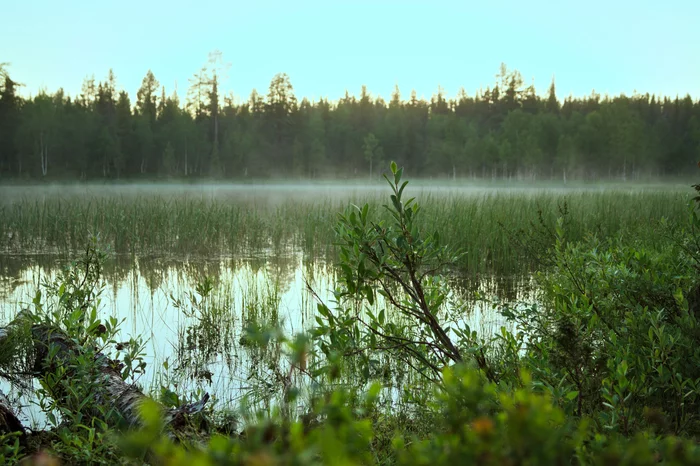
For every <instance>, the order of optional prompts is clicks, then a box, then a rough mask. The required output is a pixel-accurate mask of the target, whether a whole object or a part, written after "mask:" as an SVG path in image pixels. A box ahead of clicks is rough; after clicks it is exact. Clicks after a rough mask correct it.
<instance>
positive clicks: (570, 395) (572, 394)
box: [566, 390, 578, 401]
mask: <svg viewBox="0 0 700 466" xmlns="http://www.w3.org/2000/svg"><path fill="white" fill-rule="evenodd" d="M577 396H578V391H576V390H574V391H571V392H569V393H567V394H566V399H567V400H569V401H571V400H573V399H575V398H576V397H577Z"/></svg>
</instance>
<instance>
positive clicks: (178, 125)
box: [0, 56, 700, 180]
mask: <svg viewBox="0 0 700 466" xmlns="http://www.w3.org/2000/svg"><path fill="white" fill-rule="evenodd" d="M219 62H220V56H214V57H213V58H212V59H210V61H209V63H208V64H207V66H205V67H204V68H202V70H201V71H200V72H198V73H197V74H196V75H195V76H194V77H193V78H192V79H191V80H190V87H189V89H188V92H187V99H186V101H185V102H180V100H179V98H178V96H177V94H176V93H172V94H168V93H167V92H166V89H165V87H163V86H161V85H160V84H159V82H158V80H157V79H156V77H155V76H154V74H153V73H152V72H151V71H148V73H147V74H146V76H145V77H144V78H143V82H142V84H141V87H140V89H139V90H138V92H137V94H136V101H135V102H132V99H131V96H129V94H128V93H127V92H125V91H123V90H119V89H118V85H117V80H116V77H115V74H114V72H113V71H111V70H110V71H109V74H108V75H107V77H106V79H105V80H104V81H100V82H96V81H95V79H94V78H88V79H86V80H85V81H84V82H83V86H82V90H81V93H80V95H79V96H76V97H70V96H68V95H66V94H65V92H64V91H63V90H58V91H57V92H55V93H53V94H50V93H48V92H45V91H40V92H39V93H38V94H36V95H35V96H33V97H30V98H23V97H22V96H20V94H19V92H18V89H19V87H20V86H21V84H19V83H18V82H17V81H15V80H14V79H13V78H12V77H11V76H10V72H9V67H8V66H7V65H6V64H5V65H4V66H2V65H0V177H1V178H4V179H7V178H20V179H82V180H85V179H102V178H104V179H137V178H144V179H155V178H178V179H186V178H193V179H195V178H203V177H212V178H221V179H223V178H245V177H251V178H264V177H272V176H294V177H304V178H317V177H326V176H334V177H340V178H360V177H368V176H369V177H376V174H377V172H378V171H380V170H378V169H377V167H381V164H382V163H383V162H385V161H386V160H388V159H391V160H395V161H396V162H397V163H399V164H400V165H403V166H405V167H406V170H407V172H410V173H412V174H413V175H414V176H442V177H455V178H456V177H477V178H508V179H512V178H518V179H541V178H550V179H552V178H554V179H564V180H566V179H567V177H569V178H604V177H609V178H618V179H632V178H636V177H640V176H678V175H683V174H685V173H688V172H689V171H690V169H692V168H693V167H694V166H695V164H696V162H697V159H698V158H699V157H700V101H693V99H692V98H691V97H690V96H689V95H687V96H685V97H682V98H681V97H675V98H672V97H667V96H656V95H649V94H635V95H633V96H625V95H619V96H614V97H609V96H605V97H601V96H600V95H599V94H596V93H592V94H591V95H590V96H586V97H576V98H574V97H568V98H566V99H565V100H564V101H563V102H561V101H560V100H558V99H557V95H556V89H555V83H554V81H552V83H551V85H550V87H549V90H548V92H547V93H546V94H545V95H539V94H538V93H537V92H536V90H535V87H534V85H525V83H524V80H523V78H522V76H521V74H520V73H519V72H518V71H512V70H508V69H507V67H506V66H505V65H502V66H501V69H500V71H499V73H498V74H497V76H496V82H495V83H494V84H492V85H491V86H489V87H487V88H486V89H481V90H479V91H478V92H477V93H476V94H475V95H473V96H472V95H468V94H467V93H466V92H465V91H464V90H460V91H459V93H458V94H457V95H456V96H455V97H454V98H448V97H447V96H446V95H445V93H444V91H443V90H442V89H441V88H438V90H437V92H436V93H435V94H434V95H433V96H432V98H431V99H430V100H429V101H427V100H425V99H422V98H420V99H419V98H418V97H417V96H416V93H415V91H414V92H412V93H411V94H410V97H409V98H408V99H405V98H404V97H403V95H402V94H401V92H400V90H399V88H398V87H396V88H395V90H394V92H393V93H392V95H391V98H390V100H389V101H388V102H387V101H385V100H384V99H382V98H381V97H374V96H372V95H371V94H370V92H369V91H368V90H367V88H366V87H365V86H363V87H362V90H361V92H360V95H359V97H356V96H353V95H350V94H349V93H348V92H346V93H345V96H344V97H343V98H341V99H339V100H338V101H337V102H331V101H329V100H328V99H320V100H318V101H313V102H311V101H309V100H308V99H306V98H303V99H301V101H299V100H298V99H297V97H296V96H295V95H294V89H293V87H292V84H291V81H290V78H289V76H287V75H286V74H284V73H281V74H278V75H276V76H274V78H273V79H272V81H271V83H270V85H269V88H268V92H267V94H266V95H262V94H259V93H258V92H257V91H255V90H253V92H252V93H251V95H250V97H249V99H248V100H247V101H246V102H242V103H241V102H236V101H235V100H234V98H233V96H232V95H231V94H228V95H224V94H223V93H222V91H221V89H220V84H221V75H222V71H221V66H220V65H219V64H218V63H219Z"/></svg>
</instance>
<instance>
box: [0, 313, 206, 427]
mask: <svg viewBox="0 0 700 466" xmlns="http://www.w3.org/2000/svg"><path fill="white" fill-rule="evenodd" d="M15 332H27V333H29V335H30V336H31V339H30V340H31V344H30V346H31V347H30V348H28V349H27V354H28V355H29V359H30V361H29V366H31V367H32V368H33V375H34V376H35V377H44V376H46V375H47V374H51V373H53V372H54V371H55V370H56V369H57V367H58V366H64V367H70V366H71V364H74V363H75V360H76V357H78V356H79V355H80V354H81V353H85V350H84V348H81V347H80V346H79V345H78V343H77V342H75V341H74V340H73V339H71V338H70V337H69V336H68V335H66V334H65V332H63V331H62V330H61V329H59V328H57V327H55V326H51V325H48V324H46V323H43V322H39V321H37V320H36V319H34V316H33V315H32V314H31V313H30V312H29V311H27V310H24V311H22V312H20V313H19V314H18V315H17V316H16V317H15V319H13V320H12V322H10V323H9V324H8V325H7V326H6V327H4V328H0V343H2V342H3V341H4V340H5V339H7V338H10V337H11V336H12V335H13V334H14V333H15ZM94 363H95V366H94V368H95V371H96V374H95V380H94V381H92V382H93V384H92V385H93V387H94V390H95V392H94V393H93V395H94V400H95V402H96V405H97V406H98V407H101V408H102V409H101V412H102V413H108V412H111V413H114V414H116V417H114V418H113V419H103V420H104V421H105V422H108V423H109V424H120V426H121V427H127V428H138V427H141V425H142V422H141V417H140V408H141V406H142V405H143V403H144V402H146V401H148V400H150V398H149V397H148V396H147V395H145V394H144V393H143V392H142V391H141V390H140V389H139V387H137V386H136V385H134V384H130V383H127V382H126V381H125V380H124V379H122V377H121V373H120V370H119V368H120V367H121V363H120V361H117V360H113V359H111V358H109V357H108V356H106V355H104V354H102V353H95V356H94ZM72 375H75V374H73V373H72V372H71V371H70V370H69V371H67V372H66V374H65V376H66V377H71V376H72ZM208 400H209V394H208V393H207V394H205V395H204V397H203V398H202V399H201V400H199V401H197V402H196V403H192V404H188V405H184V406H180V407H178V408H169V409H166V408H165V407H161V412H162V420H163V427H164V428H165V429H166V430H170V431H172V432H174V433H177V432H178V431H181V430H183V429H184V428H185V427H186V426H187V422H186V419H187V416H188V415H192V414H196V413H199V412H201V411H202V410H203V409H204V407H205V405H206V403H207V401H208ZM56 401H57V402H59V403H60V401H61V400H56ZM2 413H3V411H2V403H1V400H0V414H2ZM9 413H12V411H11V410H10V411H9ZM90 414H93V415H94V414H95V413H90ZM7 419H8V420H9V421H8V427H9V428H12V429H14V428H17V427H18V428H20V429H22V431H23V430H24V429H23V428H22V426H21V423H19V421H17V418H16V417H14V420H13V419H12V417H10V416H7ZM14 421H17V423H15V422H14ZM18 423H19V424H18ZM0 428H1V426H0Z"/></svg>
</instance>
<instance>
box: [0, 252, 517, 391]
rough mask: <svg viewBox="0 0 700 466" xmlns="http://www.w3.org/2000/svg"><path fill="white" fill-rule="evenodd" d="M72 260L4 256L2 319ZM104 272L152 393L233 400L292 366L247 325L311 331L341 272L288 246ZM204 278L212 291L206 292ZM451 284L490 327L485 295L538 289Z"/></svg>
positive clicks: (478, 324) (481, 327) (122, 265)
mask: <svg viewBox="0 0 700 466" xmlns="http://www.w3.org/2000/svg"><path fill="white" fill-rule="evenodd" d="M67 263H68V260H67V259H66V258H65V257H59V256H52V255H33V256H7V255H6V256H0V317H1V318H2V321H3V322H8V321H9V320H11V319H12V318H13V316H14V315H15V314H16V313H17V312H18V311H19V310H20V309H21V308H22V307H23V306H27V305H28V303H30V302H31V300H32V298H33V297H34V295H35V293H36V290H37V289H38V288H39V286H40V284H41V283H42V282H43V280H45V279H48V280H51V279H53V278H55V277H56V274H57V272H58V271H59V270H60V267H62V266H65V265H66V264H67ZM104 278H105V288H104V292H103V295H102V313H103V317H106V316H109V315H114V316H116V317H118V318H119V319H124V324H123V326H122V333H123V335H122V337H123V338H124V339H127V338H128V336H130V335H133V336H142V337H143V338H145V339H147V340H148V342H147V346H146V353H147V362H148V367H147V372H146V374H145V375H144V376H142V378H141V379H140V380H139V381H138V382H139V383H140V384H141V385H142V386H143V387H144V388H145V389H146V390H149V389H151V388H158V387H159V386H160V385H168V384H170V385H173V386H175V387H176V388H177V389H178V390H179V391H180V392H181V393H187V392H190V391H194V390H197V389H203V390H206V391H208V392H210V393H211V394H212V395H213V396H215V397H216V398H217V399H218V400H219V402H220V403H222V404H223V405H231V404H235V403H236V402H237V401H238V400H239V399H240V398H241V396H243V395H244V394H246V393H250V390H251V387H252V386H253V385H254V384H255V383H258V384H260V383H263V384H265V383H267V384H270V385H274V384H275V383H276V380H277V379H278V378H279V377H280V374H281V373H284V372H285V370H286V369H285V368H286V367H287V368H288V367H289V366H288V362H286V361H285V358H284V355H283V352H282V349H281V348H280V347H279V346H275V345H271V346H269V347H267V348H260V347H255V346H251V345H247V344H246V342H245V338H244V337H245V335H246V332H245V330H246V328H247V327H249V326H251V325H254V326H257V327H267V326H279V328H280V329H281V330H282V332H283V333H284V334H286V335H293V334H295V333H297V332H301V331H303V330H305V329H308V328H309V327H310V326H312V325H313V324H314V318H315V313H316V301H315V299H314V297H313V295H312V294H311V293H310V292H309V290H308V289H307V286H306V284H307V283H310V284H311V285H312V286H313V289H314V290H315V292H316V293H317V294H318V296H319V297H320V298H321V299H323V300H325V301H326V302H327V303H330V301H331V300H332V293H331V290H332V289H333V288H334V286H335V283H336V280H337V272H336V269H335V267H333V265H332V264H330V263H329V262H328V261H327V260H324V259H323V258H318V257H316V258H313V257H309V256H307V255H305V254H304V253H303V251H302V250H288V251H287V252H286V253H285V254H274V255H272V254H270V253H264V252H263V253H261V254H255V255H253V254H251V255H249V256H246V257H237V258H231V257H227V258H218V259H215V260H212V259H205V258H195V259H193V258H190V259H188V260H178V259H175V258H172V257H171V256H168V257H158V256H152V257H148V256H145V257H133V256H123V255H121V256H112V257H111V258H110V259H109V260H108V262H107V263H106V264H105V268H104ZM203 283H204V284H208V285H207V287H209V288H210V289H211V291H210V292H209V293H203V292H202V287H201V285H202V284H203ZM198 285H199V286H200V288H199V290H198ZM450 285H451V292H452V294H453V297H455V298H457V299H459V300H462V301H465V302H467V303H468V305H467V306H466V309H468V311H467V312H465V313H464V315H463V316H462V318H463V322H466V323H468V324H469V325H470V327H471V328H472V329H474V330H477V331H480V332H482V333H488V332H493V331H494V330H497V329H498V328H499V327H500V326H501V325H502V324H503V321H502V319H501V318H500V315H499V314H498V313H496V312H494V310H493V309H492V308H491V307H490V306H488V305H486V304H484V303H483V302H476V301H475V300H474V297H475V296H478V295H482V296H498V297H500V298H501V299H503V300H507V301H516V300H522V299H524V298H526V297H527V296H528V294H529V293H530V292H531V284H530V280H529V279H528V278H522V277H521V278H518V279H515V278H512V277H497V278H494V277H487V278H484V277H460V276H455V277H454V278H452V279H451V280H450ZM205 288H206V287H205ZM198 291H199V292H198ZM203 295H204V296H203ZM193 300H194V301H195V303H194V304H193V303H192V301H193ZM378 305H381V302H379V304H378ZM195 309H197V310H198V312H195ZM166 361H167V365H166V366H167V369H166V366H164V363H165V362H166ZM285 365H286V366H285ZM266 378H267V380H264V379H266ZM258 388H260V387H259V385H258ZM273 388H274V387H271V389H273Z"/></svg>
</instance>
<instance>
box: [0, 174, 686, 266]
mask: <svg viewBox="0 0 700 466" xmlns="http://www.w3.org/2000/svg"><path fill="white" fill-rule="evenodd" d="M6 189H8V188H6ZM409 191H410V188H409ZM413 194H414V195H416V197H417V200H418V202H419V203H420V204H421V206H422V214H421V218H422V222H423V227H424V228H425V229H426V230H428V231H438V232H439V233H440V235H441V237H442V238H443V240H444V241H445V242H446V243H447V244H449V245H451V246H454V247H455V248H458V249H461V250H463V251H465V252H466V254H465V255H464V256H463V258H462V260H461V263H460V264H459V266H460V268H461V269H462V271H464V272H467V273H521V272H527V271H531V270H532V269H533V268H534V267H535V266H536V264H534V263H532V262H531V259H529V258H528V257H526V256H524V255H523V253H522V250H521V248H519V247H518V242H519V240H522V239H523V238H521V237H519V235H521V234H522V232H523V231H525V232H527V231H528V230H530V229H531V228H532V226H533V225H539V223H540V219H542V220H543V221H544V224H545V225H547V226H548V227H550V228H553V226H554V224H555V222H556V219H557V217H558V216H560V215H561V212H562V210H563V209H566V210H568V212H569V213H568V215H567V217H568V218H567V232H568V235H569V238H571V239H574V240H575V239H579V238H582V237H583V236H584V235H585V234H587V233H590V232H594V233H596V234H598V235H599V236H601V237H607V236H609V235H613V234H617V233H623V234H625V235H628V237H631V238H636V239H641V240H644V241H655V240H656V238H657V236H658V235H655V232H656V230H657V227H658V222H659V220H661V219H662V218H666V219H667V220H668V221H669V223H674V222H681V221H684V220H685V218H686V217H687V215H688V208H687V203H688V201H689V199H690V190H689V189H684V188H678V187H668V188H666V189H661V188H656V189H625V190H622V189H598V190H590V189H589V190H568V191H567V190H547V189H521V190H493V189H492V190H474V191H451V190H442V191H429V190H422V189H421V188H420V187H419V188H417V189H416V188H414V193H413ZM386 201H387V199H386V193H384V192H382V191H373V192H371V193H364V194H363V193H359V194H358V193H355V194H351V195H348V196H338V195H328V194H326V195H323V194H322V195H320V196H299V197H295V196H289V195H288V196H278V197H277V198H276V199H274V201H271V200H270V198H269V197H265V196H264V195H259V196H234V195H229V196H215V195H203V194H201V193H200V192H196V191H194V192H189V191H188V192H185V193H184V194H179V195H176V196H173V195H162V194H159V193H158V190H157V189H154V190H151V191H145V192H142V193H140V194H138V195H126V194H124V193H121V194H120V193H112V194H96V193H94V192H93V193H90V192H86V193H83V194H81V193H72V194H70V195H66V196H61V195H53V196H32V195H31V193H29V194H26V195H24V196H14V197H11V200H9V201H5V202H0V253H4V254H18V253H22V254H28V253H30V254H31V253H56V254H63V255H72V254H76V253H78V252H79V251H81V250H82V248H83V245H84V244H85V240H86V238H87V237H88V235H89V234H99V235H100V237H101V240H102V242H103V244H106V245H108V246H109V247H110V248H111V249H112V250H113V251H114V252H115V253H117V254H123V255H136V256H175V257H183V258H186V257H197V256H199V257H202V256H206V257H212V256H224V257H225V256H231V257H236V256H241V255H246V256H250V255H279V254H284V253H285V252H287V251H289V250H290V249H291V248H296V249H297V250H298V249H301V250H303V252H304V254H305V255H307V257H330V258H332V257H333V255H334V253H335V249H334V246H333V242H334V231H333V227H334V225H335V222H336V219H337V213H338V212H340V211H342V210H344V209H345V207H346V206H347V205H349V204H351V203H354V204H363V203H365V202H367V203H369V204H370V208H371V211H372V212H374V213H375V214H376V216H378V217H379V218H386V214H385V212H384V209H383V208H382V204H384V203H386ZM520 242H521V241H520Z"/></svg>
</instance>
